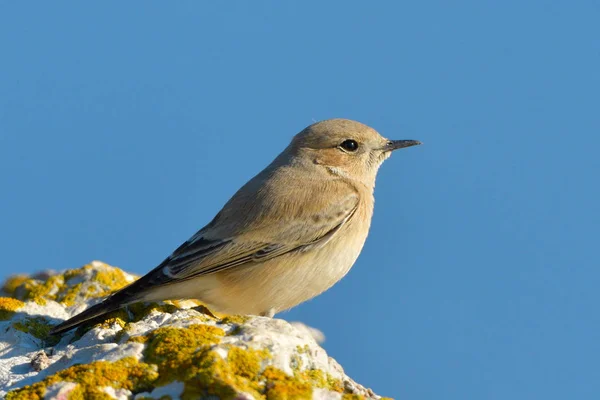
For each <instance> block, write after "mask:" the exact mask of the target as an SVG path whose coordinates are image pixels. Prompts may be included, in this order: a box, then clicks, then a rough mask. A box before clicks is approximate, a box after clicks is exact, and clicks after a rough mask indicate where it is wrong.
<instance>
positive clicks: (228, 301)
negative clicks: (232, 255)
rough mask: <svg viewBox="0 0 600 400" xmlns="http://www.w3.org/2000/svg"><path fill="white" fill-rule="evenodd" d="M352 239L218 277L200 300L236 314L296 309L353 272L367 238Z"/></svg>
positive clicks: (359, 236) (236, 269) (334, 240)
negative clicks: (353, 266)
mask: <svg viewBox="0 0 600 400" xmlns="http://www.w3.org/2000/svg"><path fill="white" fill-rule="evenodd" d="M342 236H343V235H342ZM350 236H352V237H350V238H348V237H346V238H345V240H340V239H338V238H334V239H332V240H331V241H330V242H329V243H327V244H326V245H325V246H323V247H322V248H319V249H314V250H309V251H306V252H295V253H290V254H287V255H284V256H280V257H277V258H275V259H273V260H269V261H267V262H265V263H261V264H255V265H252V266H247V267H243V268H235V269H232V270H229V271H224V272H221V273H218V274H216V279H215V280H213V282H212V285H211V286H212V287H211V289H210V290H206V291H203V293H202V295H201V296H200V297H201V300H203V301H205V302H207V303H208V304H209V305H212V306H213V307H214V308H216V309H217V310H218V311H222V312H226V313H234V314H261V313H266V312H268V311H274V312H280V311H283V310H286V309H289V308H291V307H294V306H296V305H298V304H300V303H302V302H304V301H306V300H309V299H311V298H313V297H315V296H317V295H318V294H320V293H322V292H324V291H325V290H327V289H329V288H330V287H331V286H333V285H334V284H335V283H336V282H337V281H339V280H340V279H342V278H343V277H344V275H346V273H347V272H348V271H349V270H350V268H351V267H352V265H353V264H354V262H355V261H356V259H357V258H358V255H359V254H360V251H361V249H362V247H363V244H364V241H365V239H366V234H365V235H350ZM336 239H337V240H336Z"/></svg>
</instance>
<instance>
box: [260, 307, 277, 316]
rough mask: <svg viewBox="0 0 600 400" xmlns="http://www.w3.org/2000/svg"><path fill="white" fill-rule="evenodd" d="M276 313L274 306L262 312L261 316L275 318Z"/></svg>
mask: <svg viewBox="0 0 600 400" xmlns="http://www.w3.org/2000/svg"><path fill="white" fill-rule="evenodd" d="M274 315H275V309H274V308H269V309H268V310H267V311H263V312H261V313H260V316H261V317H269V318H273V316H274Z"/></svg>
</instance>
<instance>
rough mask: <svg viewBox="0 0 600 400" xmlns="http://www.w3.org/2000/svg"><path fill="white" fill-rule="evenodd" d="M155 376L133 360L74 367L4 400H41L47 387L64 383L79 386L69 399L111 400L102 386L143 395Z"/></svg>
mask: <svg viewBox="0 0 600 400" xmlns="http://www.w3.org/2000/svg"><path fill="white" fill-rule="evenodd" d="M157 377H158V374H157V373H156V370H155V368H154V367H153V366H151V365H149V364H146V363H143V362H139V361H138V360H136V359H135V358H133V357H127V358H123V359H121V360H119V361H116V362H108V361H96V362H92V363H90V364H82V365H74V366H72V367H70V368H67V369H65V370H62V371H59V372H57V373H56V374H54V375H51V376H49V377H47V378H46V379H44V380H42V381H41V382H37V383H34V384H33V385H29V386H25V387H23V388H21V389H16V390H13V391H11V392H9V393H8V394H7V395H6V399H7V400H26V399H27V400H29V399H42V398H44V395H45V393H46V388H47V387H48V386H50V385H53V384H55V383H57V382H63V381H65V382H74V383H77V384H78V386H77V387H76V389H74V390H73V391H72V392H71V393H70V395H69V398H70V399H110V398H111V397H110V396H109V395H108V394H106V393H105V392H103V391H102V388H103V387H106V386H110V387H113V388H115V389H127V390H130V391H132V392H143V391H147V390H151V389H152V388H153V387H154V385H153V382H154V381H155V380H156V378H157Z"/></svg>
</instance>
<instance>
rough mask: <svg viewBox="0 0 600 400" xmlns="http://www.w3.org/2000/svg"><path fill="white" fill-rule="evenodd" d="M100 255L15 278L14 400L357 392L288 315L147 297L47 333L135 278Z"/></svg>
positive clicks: (1, 321)
mask: <svg viewBox="0 0 600 400" xmlns="http://www.w3.org/2000/svg"><path fill="white" fill-rule="evenodd" d="M135 279H136V277H135V276H133V275H130V274H128V273H126V272H123V271H122V270H120V269H118V268H114V267H111V266H109V265H106V264H104V263H101V262H98V261H94V262H92V263H90V264H88V265H85V266H83V267H82V268H78V269H73V270H67V271H65V272H62V273H56V272H48V273H43V274H38V275H35V276H32V277H27V276H23V275H19V276H14V277H12V278H9V279H8V280H7V281H6V282H5V283H4V285H3V286H2V294H1V296H4V297H0V332H2V335H0V336H1V338H0V397H6V399H9V400H10V399H13V400H14V399H31V398H37V399H59V398H106V399H167V398H170V399H178V398H182V399H196V398H214V399H217V398H221V399H265V398H266V399H276V400H279V399H282V400H283V399H308V398H314V399H333V400H339V399H359V398H374V399H379V398H381V397H380V396H378V395H376V394H374V393H373V392H372V391H371V390H370V389H366V388H364V387H363V386H361V385H359V384H358V383H356V382H354V381H353V380H352V379H350V378H349V377H348V376H346V375H345V374H344V371H343V369H342V367H341V366H340V365H339V364H338V363H337V362H336V361H335V360H333V359H332V358H330V357H328V356H327V353H326V352H325V350H323V349H322V348H321V347H320V346H319V345H318V343H317V341H316V340H315V338H316V339H317V340H323V338H324V336H323V334H322V333H321V332H320V331H318V330H316V329H313V328H309V327H306V326H304V325H303V324H296V326H293V325H291V324H289V323H288V322H286V321H283V320H281V319H275V318H273V319H271V318H266V317H257V316H240V315H222V314H216V313H215V315H213V314H211V313H210V312H209V311H208V310H207V309H206V307H204V306H202V305H201V304H200V303H198V302H197V301H194V300H187V301H171V302H162V303H140V304H134V305H132V306H129V307H128V308H126V309H123V310H119V311H117V312H114V313H112V314H110V315H107V317H106V318H105V320H104V321H103V322H101V323H96V324H95V325H88V326H83V327H80V328H78V329H77V330H74V331H71V332H68V333H67V334H65V335H63V336H62V337H53V336H49V331H50V329H51V328H52V326H54V325H56V324H58V323H59V322H61V321H62V320H64V319H66V318H69V317H71V316H73V315H75V314H77V313H79V312H81V311H82V310H84V309H86V308H87V307H89V306H91V305H93V304H95V303H97V302H98V301H100V300H101V298H102V297H104V296H106V295H107V294H109V293H111V292H113V291H115V290H117V289H119V288H121V287H123V286H125V285H127V284H128V283H130V282H132V281H134V280H135Z"/></svg>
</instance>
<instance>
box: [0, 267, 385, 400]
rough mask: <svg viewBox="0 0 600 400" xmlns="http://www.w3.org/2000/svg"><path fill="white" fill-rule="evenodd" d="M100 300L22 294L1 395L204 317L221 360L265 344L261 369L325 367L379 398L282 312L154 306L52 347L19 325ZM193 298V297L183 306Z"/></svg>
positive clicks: (6, 339) (320, 392) (1, 367)
mask: <svg viewBox="0 0 600 400" xmlns="http://www.w3.org/2000/svg"><path fill="white" fill-rule="evenodd" d="M107 268H113V267H110V266H107V265H106V264H103V263H99V262H95V263H93V264H90V265H88V271H87V272H86V273H85V274H82V279H79V280H73V282H71V280H69V281H68V284H69V285H75V284H76V283H83V284H86V282H88V283H89V282H91V280H92V275H93V274H91V273H88V272H90V271H93V270H94V271H95V270H103V269H107ZM126 276H127V277H128V278H127V280H129V277H132V276H131V275H126ZM75 282H76V283H75ZM97 301H98V299H95V298H89V299H83V300H81V301H79V302H78V303H76V304H75V305H73V306H71V307H67V306H65V305H64V304H62V303H60V302H56V301H52V300H48V301H47V302H46V304H43V305H42V304H38V303H36V302H34V301H25V305H24V306H23V307H21V308H19V309H18V310H16V312H15V314H14V315H13V316H11V318H10V319H8V320H5V321H0V332H2V334H1V336H0V397H3V396H5V395H6V394H7V393H8V392H10V391H11V390H14V389H17V388H22V387H25V386H27V385H31V384H34V383H36V382H40V381H42V380H44V379H45V378H47V377H49V376H51V375H53V374H55V373H57V372H58V371H60V370H64V369H66V368H69V367H71V366H73V365H76V364H89V363H92V362H94V361H100V360H104V361H109V362H115V361H117V360H121V359H123V358H125V357H133V358H135V359H137V360H141V361H144V349H145V347H146V346H147V344H144V343H137V342H132V341H129V342H128V339H129V338H131V337H136V336H144V335H148V334H151V332H152V331H154V330H155V329H157V328H159V327H175V328H186V327H189V326H190V325H193V324H204V325H208V326H214V327H218V328H221V329H223V330H224V331H225V332H226V335H225V336H223V337H222V338H221V341H220V343H218V344H215V345H212V350H214V351H215V352H216V353H217V354H219V355H220V356H221V357H223V358H224V359H226V358H227V354H228V352H229V350H230V349H231V348H232V347H239V348H242V349H259V350H260V349H267V350H268V351H269V352H270V354H271V358H270V359H269V360H268V361H267V362H266V364H265V365H263V366H262V367H263V368H264V367H266V366H267V365H270V366H273V367H275V368H277V369H279V370H281V371H283V372H285V373H286V374H288V375H289V376H290V377H293V376H294V374H295V373H296V372H297V371H304V370H320V371H322V372H323V373H324V374H326V375H328V376H330V377H331V378H332V379H337V380H339V381H340V384H341V387H342V388H343V389H344V390H345V392H346V393H352V394H358V395H361V396H365V397H368V398H379V396H377V395H375V394H374V393H373V392H372V391H371V390H370V389H365V388H364V387H363V386H361V385H359V384H358V383H356V382H354V381H353V380H352V379H350V378H349V377H348V376H346V375H345V374H344V371H343V369H342V367H341V366H340V365H339V364H338V363H337V362H336V361H335V360H333V359H332V358H330V357H328V355H327V353H326V352H325V350H324V349H323V348H321V347H320V346H319V344H318V343H317V340H320V341H322V340H323V339H324V336H323V334H322V333H321V332H320V331H318V330H315V329H313V328H309V327H306V326H304V325H302V324H295V325H296V326H294V325H292V324H290V323H288V322H286V321H284V320H281V319H271V318H266V317H250V318H247V319H245V318H244V319H243V322H241V323H235V322H234V321H238V322H239V321H240V319H235V318H231V319H230V321H231V322H228V319H218V318H211V317H207V316H206V315H205V314H202V313H201V312H200V311H199V310H198V309H193V308H185V307H182V308H179V309H176V310H175V311H174V312H172V313H169V312H163V311H159V310H153V311H151V312H149V313H147V315H145V316H143V317H142V318H141V319H140V320H139V321H136V322H129V323H128V324H127V325H126V332H123V328H122V327H121V325H119V324H117V323H113V324H104V325H97V326H96V327H94V328H92V329H90V330H88V331H87V332H85V333H84V334H83V335H82V336H80V337H77V336H76V334H77V333H76V331H71V332H68V333H67V334H65V335H64V336H63V337H62V338H61V339H60V341H58V343H56V344H54V345H53V346H50V345H48V343H47V342H44V340H42V339H39V338H36V337H35V336H33V335H32V334H29V333H26V332H22V331H21V330H18V329H16V328H15V323H16V322H18V321H27V318H31V317H37V318H43V319H45V320H47V321H48V322H49V323H51V324H56V323H58V322H60V321H61V320H63V319H66V318H68V317H69V316H72V315H74V314H76V313H77V312H79V311H81V310H82V309H84V308H85V307H87V306H89V305H90V304H94V303H96V302H97ZM182 304H183V303H182ZM193 304H194V303H191V302H190V303H189V304H184V305H188V306H189V305H193ZM180 306H181V305H180ZM315 338H316V339H317V340H315ZM41 351H43V352H45V355H46V356H44V355H43V354H40V352H41ZM34 360H35V361H34ZM32 361H33V364H32ZM76 386H77V384H76V383H73V382H59V383H55V384H53V385H51V386H49V387H47V388H46V391H45V395H44V398H46V399H59V398H66V396H67V395H68V393H69V392H71V391H72V390H74V389H75V388H76ZM101 390H102V391H103V392H104V393H106V394H108V395H109V396H110V397H111V398H115V399H132V398H136V399H139V398H155V399H159V398H161V397H162V396H166V395H168V396H170V397H171V398H172V399H177V398H179V397H180V396H181V394H182V393H183V391H184V383H182V382H178V381H174V382H170V383H168V384H165V385H163V386H159V387H154V388H153V389H152V390H150V391H145V392H143V393H137V394H135V393H132V392H131V391H130V390H127V389H122V388H113V387H111V386H107V387H102V388H101ZM312 393H313V394H312V396H313V398H315V399H323V400H326V399H327V400H329V399H331V400H340V399H341V397H342V394H341V393H339V392H336V391H333V390H329V389H328V388H319V387H315V388H314V389H313V391H312ZM237 398H253V397H252V395H250V394H248V393H242V392H240V393H239V394H238V397H237Z"/></svg>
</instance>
